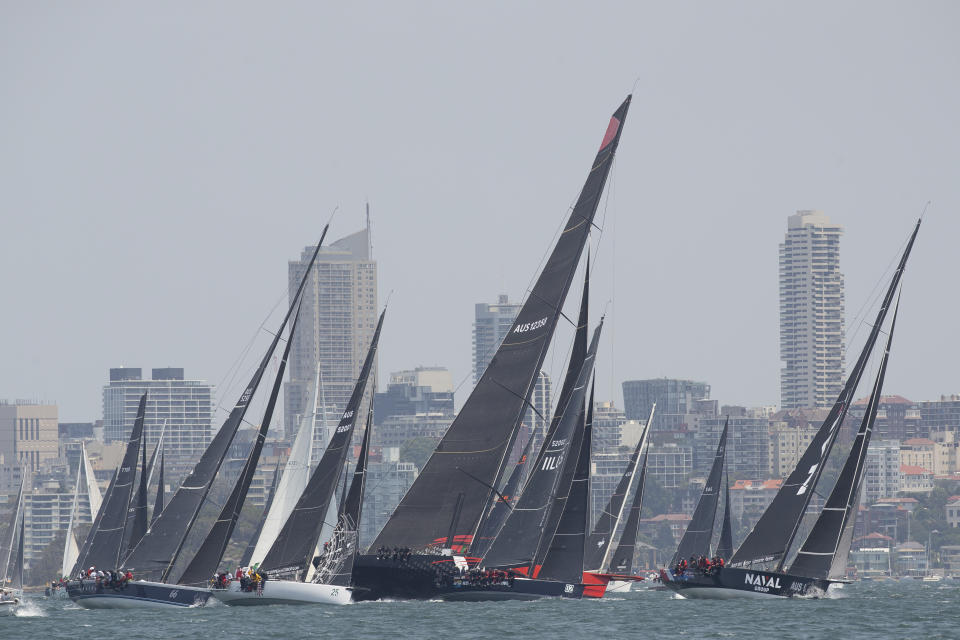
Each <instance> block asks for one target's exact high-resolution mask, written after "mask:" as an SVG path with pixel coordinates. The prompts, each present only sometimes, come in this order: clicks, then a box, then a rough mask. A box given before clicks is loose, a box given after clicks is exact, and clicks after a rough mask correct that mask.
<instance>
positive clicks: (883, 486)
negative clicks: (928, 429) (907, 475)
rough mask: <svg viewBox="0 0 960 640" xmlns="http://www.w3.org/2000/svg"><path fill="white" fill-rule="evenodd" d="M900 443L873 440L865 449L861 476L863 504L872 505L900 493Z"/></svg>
mask: <svg viewBox="0 0 960 640" xmlns="http://www.w3.org/2000/svg"><path fill="white" fill-rule="evenodd" d="M900 486H901V477H900V442H899V441H897V440H873V441H871V442H870V447H869V448H868V449H867V462H866V468H865V470H864V476H863V500H864V504H867V505H869V504H873V503H874V502H877V501H878V500H880V499H881V498H893V497H896V495H897V494H898V493H900Z"/></svg>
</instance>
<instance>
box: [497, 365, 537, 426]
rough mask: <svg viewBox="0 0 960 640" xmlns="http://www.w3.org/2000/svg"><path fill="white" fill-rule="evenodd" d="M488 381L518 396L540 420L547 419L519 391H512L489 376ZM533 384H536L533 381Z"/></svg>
mask: <svg viewBox="0 0 960 640" xmlns="http://www.w3.org/2000/svg"><path fill="white" fill-rule="evenodd" d="M538 377H539V376H538ZM490 381H491V382H493V383H494V384H495V385H497V386H498V387H500V388H501V389H505V390H506V391H507V392H508V393H510V394H511V395H513V396H514V397H515V398H519V399H520V400H523V404H525V405H527V407H529V408H530V409H533V412H534V413H535V414H537V415H538V416H539V417H540V419H541V420H543V421H544V422H546V421H547V419H546V418H545V417H543V414H542V413H540V412H539V411H537V408H536V407H535V406H533V403H532V402H530V401H529V400H527V399H526V398H525V397H523V396H521V395H520V394H519V393H517V392H516V391H514V390H513V389H511V388H510V387H508V386H506V385H504V384H501V383H500V382H499V381H498V380H496V379H495V378H490ZM534 384H536V383H534Z"/></svg>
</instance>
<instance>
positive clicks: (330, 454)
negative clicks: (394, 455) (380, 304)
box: [260, 310, 386, 580]
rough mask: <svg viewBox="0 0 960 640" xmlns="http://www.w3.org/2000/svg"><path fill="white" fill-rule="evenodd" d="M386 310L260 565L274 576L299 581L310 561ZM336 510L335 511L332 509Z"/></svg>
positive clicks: (344, 454) (349, 435)
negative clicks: (324, 445) (319, 452)
mask: <svg viewBox="0 0 960 640" xmlns="http://www.w3.org/2000/svg"><path fill="white" fill-rule="evenodd" d="M385 314H386V311H385V310H384V311H383V312H381V313H380V319H379V320H378V321H377V328H376V330H375V331H374V333H373V340H371V342H370V348H369V349H368V350H367V356H366V359H364V361H363V367H362V368H361V369H360V376H359V377H358V378H357V383H356V385H354V387H353V393H352V394H351V396H350V400H349V401H348V402H347V406H346V409H345V410H344V412H343V415H342V416H341V418H340V422H339V423H338V424H337V428H336V430H335V431H334V434H333V437H332V438H331V439H330V444H329V445H327V449H326V451H324V452H323V456H322V457H321V458H320V462H319V463H318V464H317V468H316V469H315V470H314V472H313V474H312V475H311V476H310V481H309V482H308V483H307V487H306V488H305V489H304V490H303V493H302V494H301V495H300V499H299V500H298V501H297V504H296V506H295V507H294V509H293V512H292V513H291V514H290V517H289V518H287V521H286V522H285V523H284V525H283V528H282V529H281V530H280V533H279V535H277V539H276V541H274V543H273V546H271V547H270V550H269V551H267V555H266V556H264V558H263V562H261V563H260V568H261V569H264V570H266V571H268V572H270V573H272V574H273V575H283V576H287V577H292V578H294V579H297V580H302V579H303V578H304V577H305V576H306V574H307V571H308V569H309V568H310V567H312V563H311V561H312V560H313V554H314V550H315V549H316V545H317V541H318V538H319V537H320V531H321V529H322V527H323V524H324V520H325V517H326V515H327V511H328V509H330V507H331V500H332V499H333V495H334V492H335V491H336V489H337V482H338V481H339V479H340V471H341V470H342V469H343V465H344V462H345V461H346V458H347V450H348V449H349V447H350V442H351V441H352V440H353V428H354V425H355V424H356V422H357V414H358V413H359V411H360V404H361V402H362V401H363V394H364V391H365V389H366V387H367V379H368V378H369V377H370V372H371V370H372V369H373V361H374V358H375V357H376V355H377V343H378V342H379V340H380V330H381V329H382V328H383V318H384V315H385ZM334 513H336V510H334Z"/></svg>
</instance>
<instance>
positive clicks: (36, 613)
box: [13, 600, 47, 618]
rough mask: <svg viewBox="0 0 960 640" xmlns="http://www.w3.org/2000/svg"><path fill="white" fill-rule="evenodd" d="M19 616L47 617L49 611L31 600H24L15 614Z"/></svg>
mask: <svg viewBox="0 0 960 640" xmlns="http://www.w3.org/2000/svg"><path fill="white" fill-rule="evenodd" d="M13 615H15V616H16V617H18V618H46V617H47V612H46V611H44V610H43V609H41V608H40V606H39V605H37V604H36V603H34V602H31V601H30V600H24V601H23V602H21V603H20V606H19V607H17V610H16V611H15V612H14V614H13Z"/></svg>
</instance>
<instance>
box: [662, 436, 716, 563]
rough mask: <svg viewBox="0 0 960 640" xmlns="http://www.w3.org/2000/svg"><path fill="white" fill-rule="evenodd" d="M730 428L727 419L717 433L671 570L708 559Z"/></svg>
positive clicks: (672, 561) (674, 555)
mask: <svg viewBox="0 0 960 640" xmlns="http://www.w3.org/2000/svg"><path fill="white" fill-rule="evenodd" d="M729 425H730V418H729V417H728V418H727V420H726V421H725V422H724V423H723V431H722V432H721V433H720V442H719V443H718V444H717V452H716V454H714V456H713V466H712V467H711V468H710V475H709V476H707V482H706V484H704V485H703V492H702V493H701V494H700V500H699V501H698V502H697V508H696V509H695V510H694V512H693V518H691V519H690V524H688V525H687V530H686V531H684V532H683V537H682V538H681V539H680V544H679V546H677V552H676V553H674V554H673V560H671V561H670V566H673V565H675V564H677V562H678V561H679V560H680V558H687V557H690V556H706V557H709V556H710V539H711V538H712V537H713V523H714V520H716V517H717V502H718V501H719V500H720V485H721V484H722V482H723V462H724V459H725V458H726V453H727V427H729Z"/></svg>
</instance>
